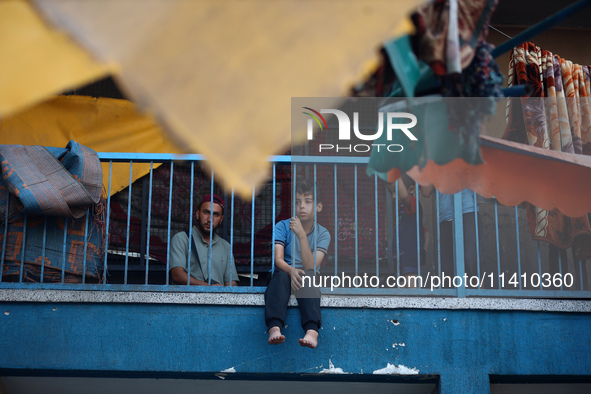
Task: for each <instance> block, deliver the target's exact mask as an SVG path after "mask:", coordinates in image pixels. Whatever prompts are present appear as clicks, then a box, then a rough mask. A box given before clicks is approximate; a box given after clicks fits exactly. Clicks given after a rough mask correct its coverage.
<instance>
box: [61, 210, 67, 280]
mask: <svg viewBox="0 0 591 394" xmlns="http://www.w3.org/2000/svg"><path fill="white" fill-rule="evenodd" d="M67 242H68V218H64V242H63V243H62V282H61V283H64V280H65V277H66V245H67Z"/></svg>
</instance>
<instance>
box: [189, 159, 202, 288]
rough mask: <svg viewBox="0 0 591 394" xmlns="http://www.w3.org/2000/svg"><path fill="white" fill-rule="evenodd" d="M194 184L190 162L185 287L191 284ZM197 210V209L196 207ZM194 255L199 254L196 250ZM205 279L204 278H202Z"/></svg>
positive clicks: (193, 164) (192, 165)
mask: <svg viewBox="0 0 591 394" xmlns="http://www.w3.org/2000/svg"><path fill="white" fill-rule="evenodd" d="M194 182H195V162H194V161H192V162H191V191H190V192H189V194H190V199H189V252H188V253H187V286H189V285H190V284H191V256H192V255H191V253H192V251H191V248H192V246H193V189H194ZM197 209H199V207H197ZM195 253H199V251H198V250H196V251H195ZM203 279H206V278H203Z"/></svg>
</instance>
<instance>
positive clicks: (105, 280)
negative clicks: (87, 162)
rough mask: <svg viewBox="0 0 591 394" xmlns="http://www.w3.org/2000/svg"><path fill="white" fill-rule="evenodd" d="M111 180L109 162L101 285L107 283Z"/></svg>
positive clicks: (111, 164) (110, 164) (111, 161)
mask: <svg viewBox="0 0 591 394" xmlns="http://www.w3.org/2000/svg"><path fill="white" fill-rule="evenodd" d="M112 179H113V160H109V192H108V195H107V223H106V225H105V263H104V266H103V284H105V283H107V256H108V255H109V222H110V220H111V183H112V182H111V181H112Z"/></svg>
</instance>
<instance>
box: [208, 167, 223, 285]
mask: <svg viewBox="0 0 591 394" xmlns="http://www.w3.org/2000/svg"><path fill="white" fill-rule="evenodd" d="M214 176H215V174H214V173H213V169H212V170H211V184H210V186H209V194H210V195H211V203H210V212H209V215H210V216H209V222H210V225H209V245H208V248H207V249H208V250H207V265H208V271H207V276H208V277H209V278H208V279H207V284H208V285H210V286H211V257H212V255H213V247H212V242H213V184H214V182H215V180H214ZM222 281H223V278H222ZM223 284H224V283H222V285H223Z"/></svg>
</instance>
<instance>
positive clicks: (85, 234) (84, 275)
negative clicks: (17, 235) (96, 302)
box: [41, 209, 90, 283]
mask: <svg viewBox="0 0 591 394" xmlns="http://www.w3.org/2000/svg"><path fill="white" fill-rule="evenodd" d="M89 216H90V209H87V210H86V220H85V222H84V257H83V260H82V267H83V268H82V283H86V252H87V251H88V217H89ZM43 230H44V232H45V229H43ZM43 237H44V238H43V245H44V246H43V247H44V248H45V234H43ZM44 260H45V259H42V260H41V261H44ZM41 267H43V264H41ZM41 277H43V274H41Z"/></svg>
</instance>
